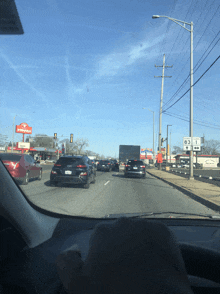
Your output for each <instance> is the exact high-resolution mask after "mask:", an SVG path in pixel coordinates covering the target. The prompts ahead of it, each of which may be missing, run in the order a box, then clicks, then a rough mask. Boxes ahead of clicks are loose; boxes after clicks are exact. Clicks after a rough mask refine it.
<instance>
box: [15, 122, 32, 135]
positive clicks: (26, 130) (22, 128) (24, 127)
mask: <svg viewBox="0 0 220 294" xmlns="http://www.w3.org/2000/svg"><path fill="white" fill-rule="evenodd" d="M16 133H22V134H32V127H29V126H28V124H26V123H21V124H20V125H16Z"/></svg>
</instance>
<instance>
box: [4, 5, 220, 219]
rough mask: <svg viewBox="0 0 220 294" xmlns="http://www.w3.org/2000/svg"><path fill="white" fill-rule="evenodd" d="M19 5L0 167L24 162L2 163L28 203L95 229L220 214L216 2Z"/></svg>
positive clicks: (9, 46)
mask: <svg viewBox="0 0 220 294" xmlns="http://www.w3.org/2000/svg"><path fill="white" fill-rule="evenodd" d="M15 3H16V6H17V11H18V14H19V17H20V22H21V24H22V27H23V31H24V33H23V34H22V33H21V34H16V33H15V34H14V35H9V34H3V32H2V31H1V49H0V58H1V73H0V79H1V108H0V158H1V159H2V160H11V161H16V162H17V161H18V160H19V158H20V156H21V154H24V155H30V156H31V157H24V160H22V161H21V162H20V163H18V164H9V163H8V162H5V163H4V165H5V169H7V171H8V172H10V174H11V176H12V177H13V178H14V179H15V181H16V183H17V185H19V186H20V188H21V190H22V191H23V193H24V194H25V195H26V196H27V197H28V199H29V200H30V201H31V202H33V203H34V204H35V205H37V206H39V207H41V208H44V209H45V210H47V211H52V212H56V213H59V214H66V215H71V216H84V217H93V218H102V217H106V216H109V215H115V216H116V215H117V216H119V215H120V216H122V215H131V214H135V215H137V214H140V215H145V216H147V215H152V214H154V213H155V215H157V217H158V218H160V217H165V218H168V217H170V216H172V215H171V214H170V212H173V217H176V216H177V214H178V213H179V214H180V215H183V214H185V215H186V214H187V217H188V218H196V217H197V215H201V217H200V218H202V216H204V217H205V216H206V215H217V214H219V213H218V212H217V211H219V203H220V199H219V197H220V196H219V195H220V163H219V157H220V139H219V129H220V121H219V120H220V119H219V107H218V106H220V105H218V104H220V102H219V90H220V83H219V62H220V59H219V57H220V56H219V49H220V48H219V46H220V35H219V25H220V15H219V14H220V5H219V1H217V0H214V1H210V2H209V1H205V0H201V1H199V3H198V1H196V0H192V1H188V2H187V1H185V2H182V1H180V0H168V1H166V2H164V1H158V0H154V1H153V0H149V1H140V0H133V1H118V0H117V1H116V0H104V1H97V0H94V1H89V0H81V1H71V0H67V1H61V0H53V1H43V0H38V1H33V0H30V1H24V0H20V1H17V0H15ZM21 31H22V30H21ZM11 153H13V154H11ZM74 156H82V157H79V158H74ZM32 159H34V160H32ZM75 167H77V168H75ZM161 213H164V214H163V215H161Z"/></svg>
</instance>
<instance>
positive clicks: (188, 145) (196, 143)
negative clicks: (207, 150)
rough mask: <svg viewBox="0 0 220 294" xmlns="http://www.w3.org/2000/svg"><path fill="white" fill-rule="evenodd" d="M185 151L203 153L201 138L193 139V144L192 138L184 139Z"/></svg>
mask: <svg viewBox="0 0 220 294" xmlns="http://www.w3.org/2000/svg"><path fill="white" fill-rule="evenodd" d="M183 150H184V151H191V150H193V151H201V138H200V137H193V142H191V137H184V138H183Z"/></svg>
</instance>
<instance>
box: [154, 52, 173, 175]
mask: <svg viewBox="0 0 220 294" xmlns="http://www.w3.org/2000/svg"><path fill="white" fill-rule="evenodd" d="M155 67H163V70H162V76H154V77H155V78H162V84H161V95H160V113H159V153H161V128H162V107H163V85H164V78H172V76H164V69H165V67H173V66H168V65H165V54H164V55H163V65H162V66H161V65H158V66H157V65H155ZM158 169H159V170H161V163H159V168H158Z"/></svg>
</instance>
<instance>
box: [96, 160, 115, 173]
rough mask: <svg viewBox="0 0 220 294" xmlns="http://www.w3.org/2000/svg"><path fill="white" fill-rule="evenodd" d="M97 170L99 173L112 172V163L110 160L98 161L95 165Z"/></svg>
mask: <svg viewBox="0 0 220 294" xmlns="http://www.w3.org/2000/svg"><path fill="white" fill-rule="evenodd" d="M97 170H99V171H108V172H110V171H112V163H111V161H110V160H100V161H99V162H98V164H97Z"/></svg>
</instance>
